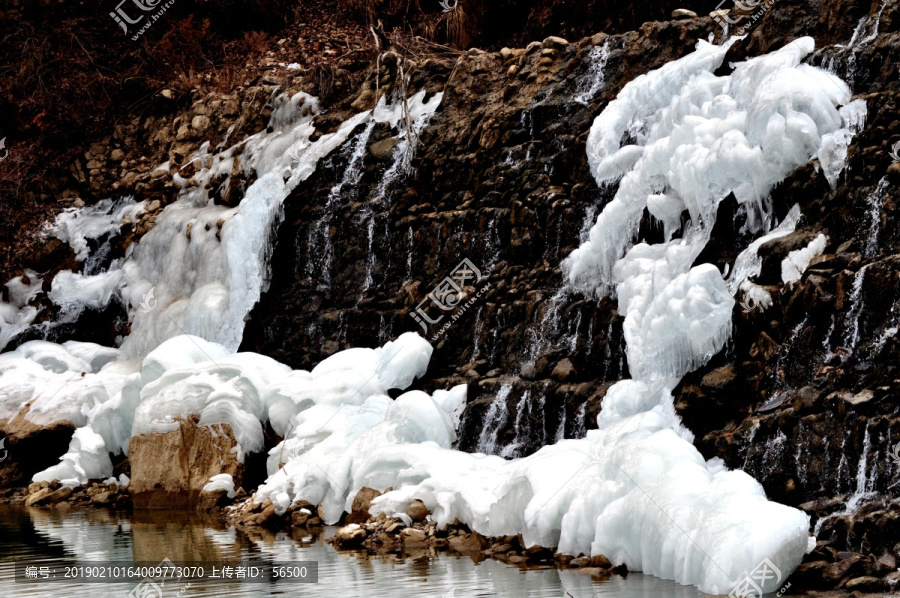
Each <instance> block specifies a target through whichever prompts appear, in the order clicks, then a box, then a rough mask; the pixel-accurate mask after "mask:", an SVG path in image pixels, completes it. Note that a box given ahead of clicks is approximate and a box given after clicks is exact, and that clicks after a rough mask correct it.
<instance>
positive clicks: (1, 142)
mask: <svg viewBox="0 0 900 598" xmlns="http://www.w3.org/2000/svg"><path fill="white" fill-rule="evenodd" d="M7 158H9V150H8V149H6V137H4V138H3V139H0V162H3V161H4V160H6V159H7Z"/></svg>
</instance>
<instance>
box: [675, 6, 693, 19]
mask: <svg viewBox="0 0 900 598" xmlns="http://www.w3.org/2000/svg"><path fill="white" fill-rule="evenodd" d="M672 18H673V19H696V18H697V13H695V12H694V11H693V10H688V9H686V8H676V9H675V10H673V11H672Z"/></svg>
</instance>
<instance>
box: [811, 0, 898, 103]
mask: <svg viewBox="0 0 900 598" xmlns="http://www.w3.org/2000/svg"><path fill="white" fill-rule="evenodd" d="M887 3H888V0H881V5H880V7H879V9H878V12H877V13H876V14H875V18H874V19H873V18H870V17H869V13H866V14H864V15H863V16H862V17H861V18H860V19H859V22H858V23H857V24H856V29H854V30H853V35H852V36H851V37H850V41H849V42H848V43H847V45H842V44H837V46H836V48H837V49H838V54H837V56H834V57H832V58H831V59H830V60H829V61H828V63H827V64H826V65H824V66H825V68H826V69H828V70H829V71H831V72H832V73H837V72H838V65H837V64H836V62H837V61H839V60H843V59H846V67H845V69H844V70H845V75H846V76H845V77H844V79H846V80H847V82H848V83H849V84H850V86H851V87H852V86H853V84H854V82H855V78H856V57H857V54H859V52H861V51H862V50H863V49H865V48H866V47H867V46H868V45H869V44H871V43H872V42H873V41H874V40H875V38H877V37H878V27H879V26H880V25H881V15H882V13H884V9H885V8H886V7H887Z"/></svg>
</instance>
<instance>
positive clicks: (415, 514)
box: [406, 500, 428, 523]
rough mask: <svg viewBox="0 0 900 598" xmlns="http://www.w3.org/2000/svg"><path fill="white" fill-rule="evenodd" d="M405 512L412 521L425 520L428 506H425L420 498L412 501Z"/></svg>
mask: <svg viewBox="0 0 900 598" xmlns="http://www.w3.org/2000/svg"><path fill="white" fill-rule="evenodd" d="M406 514H407V515H409V518H410V519H412V520H413V521H414V522H416V523H418V522H422V521H425V518H426V517H428V507H426V506H425V503H423V502H422V501H420V500H417V501H413V503H412V504H410V505H409V507H408V508H407V509H406Z"/></svg>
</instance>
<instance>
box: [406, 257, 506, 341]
mask: <svg viewBox="0 0 900 598" xmlns="http://www.w3.org/2000/svg"><path fill="white" fill-rule="evenodd" d="M484 278H485V275H484V274H482V273H481V270H480V269H479V268H478V267H476V266H475V264H473V263H472V262H471V261H470V260H469V259H468V258H466V259H464V260H463V261H461V262H460V263H459V264H457V266H456V267H455V268H454V269H453V271H452V272H451V273H450V276H447V277H446V278H444V280H442V281H441V282H439V283H438V284H437V286H435V287H434V288H433V289H432V290H431V292H430V293H428V295H426V296H425V298H424V299H422V301H421V302H419V304H418V305H417V306H416V309H415V311H414V312H412V313H411V314H409V315H410V316H411V317H412V319H413V320H415V321H416V322H418V323H419V326H421V327H422V331H423V332H424V333H425V334H426V335H427V334H428V326H429V324H439V323H440V322H441V321H443V319H444V316H446V315H447V314H441V315H440V316H438V317H436V318H432V317H431V316H429V315H428V314H427V313H426V312H425V309H424V307H423V305H424V304H425V303H426V302H427V301H431V302H432V303H433V304H434V305H436V306H438V308H440V309H441V311H444V312H450V311H453V312H455V313H454V314H453V315H452V316H451V317H450V320H449V321H447V322H445V323H444V325H443V326H442V327H441V329H440V330H438V332H437V333H436V334H435V335H434V336H433V337H432V341H435V340H437V339H438V338H440V337H441V336H442V335H443V334H444V333H445V332H446V331H447V329H448V328H450V326H451V325H452V324H453V323H454V322H455V321H456V320H458V319H459V318H460V317H462V315H463V314H464V313H466V310H468V309H469V307H471V306H472V305H473V304H474V303H475V302H476V301H477V300H478V299H479V297H481V296H482V295H484V294H485V293H486V292H487V291H488V289H490V288H491V283H490V282H488V283H487V284H486V285H484V286H483V287H482V288H481V289H480V290H479V291H478V293H477V294H476V295H475V296H474V297H472V298H471V299H469V300H468V301H467V302H466V303H465V304H462V300H463V298H464V297H465V291H464V290H463V287H465V286H466V285H467V284H468V283H470V281H471V285H476V284H478V283H479V282H481V281H482V280H484Z"/></svg>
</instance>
